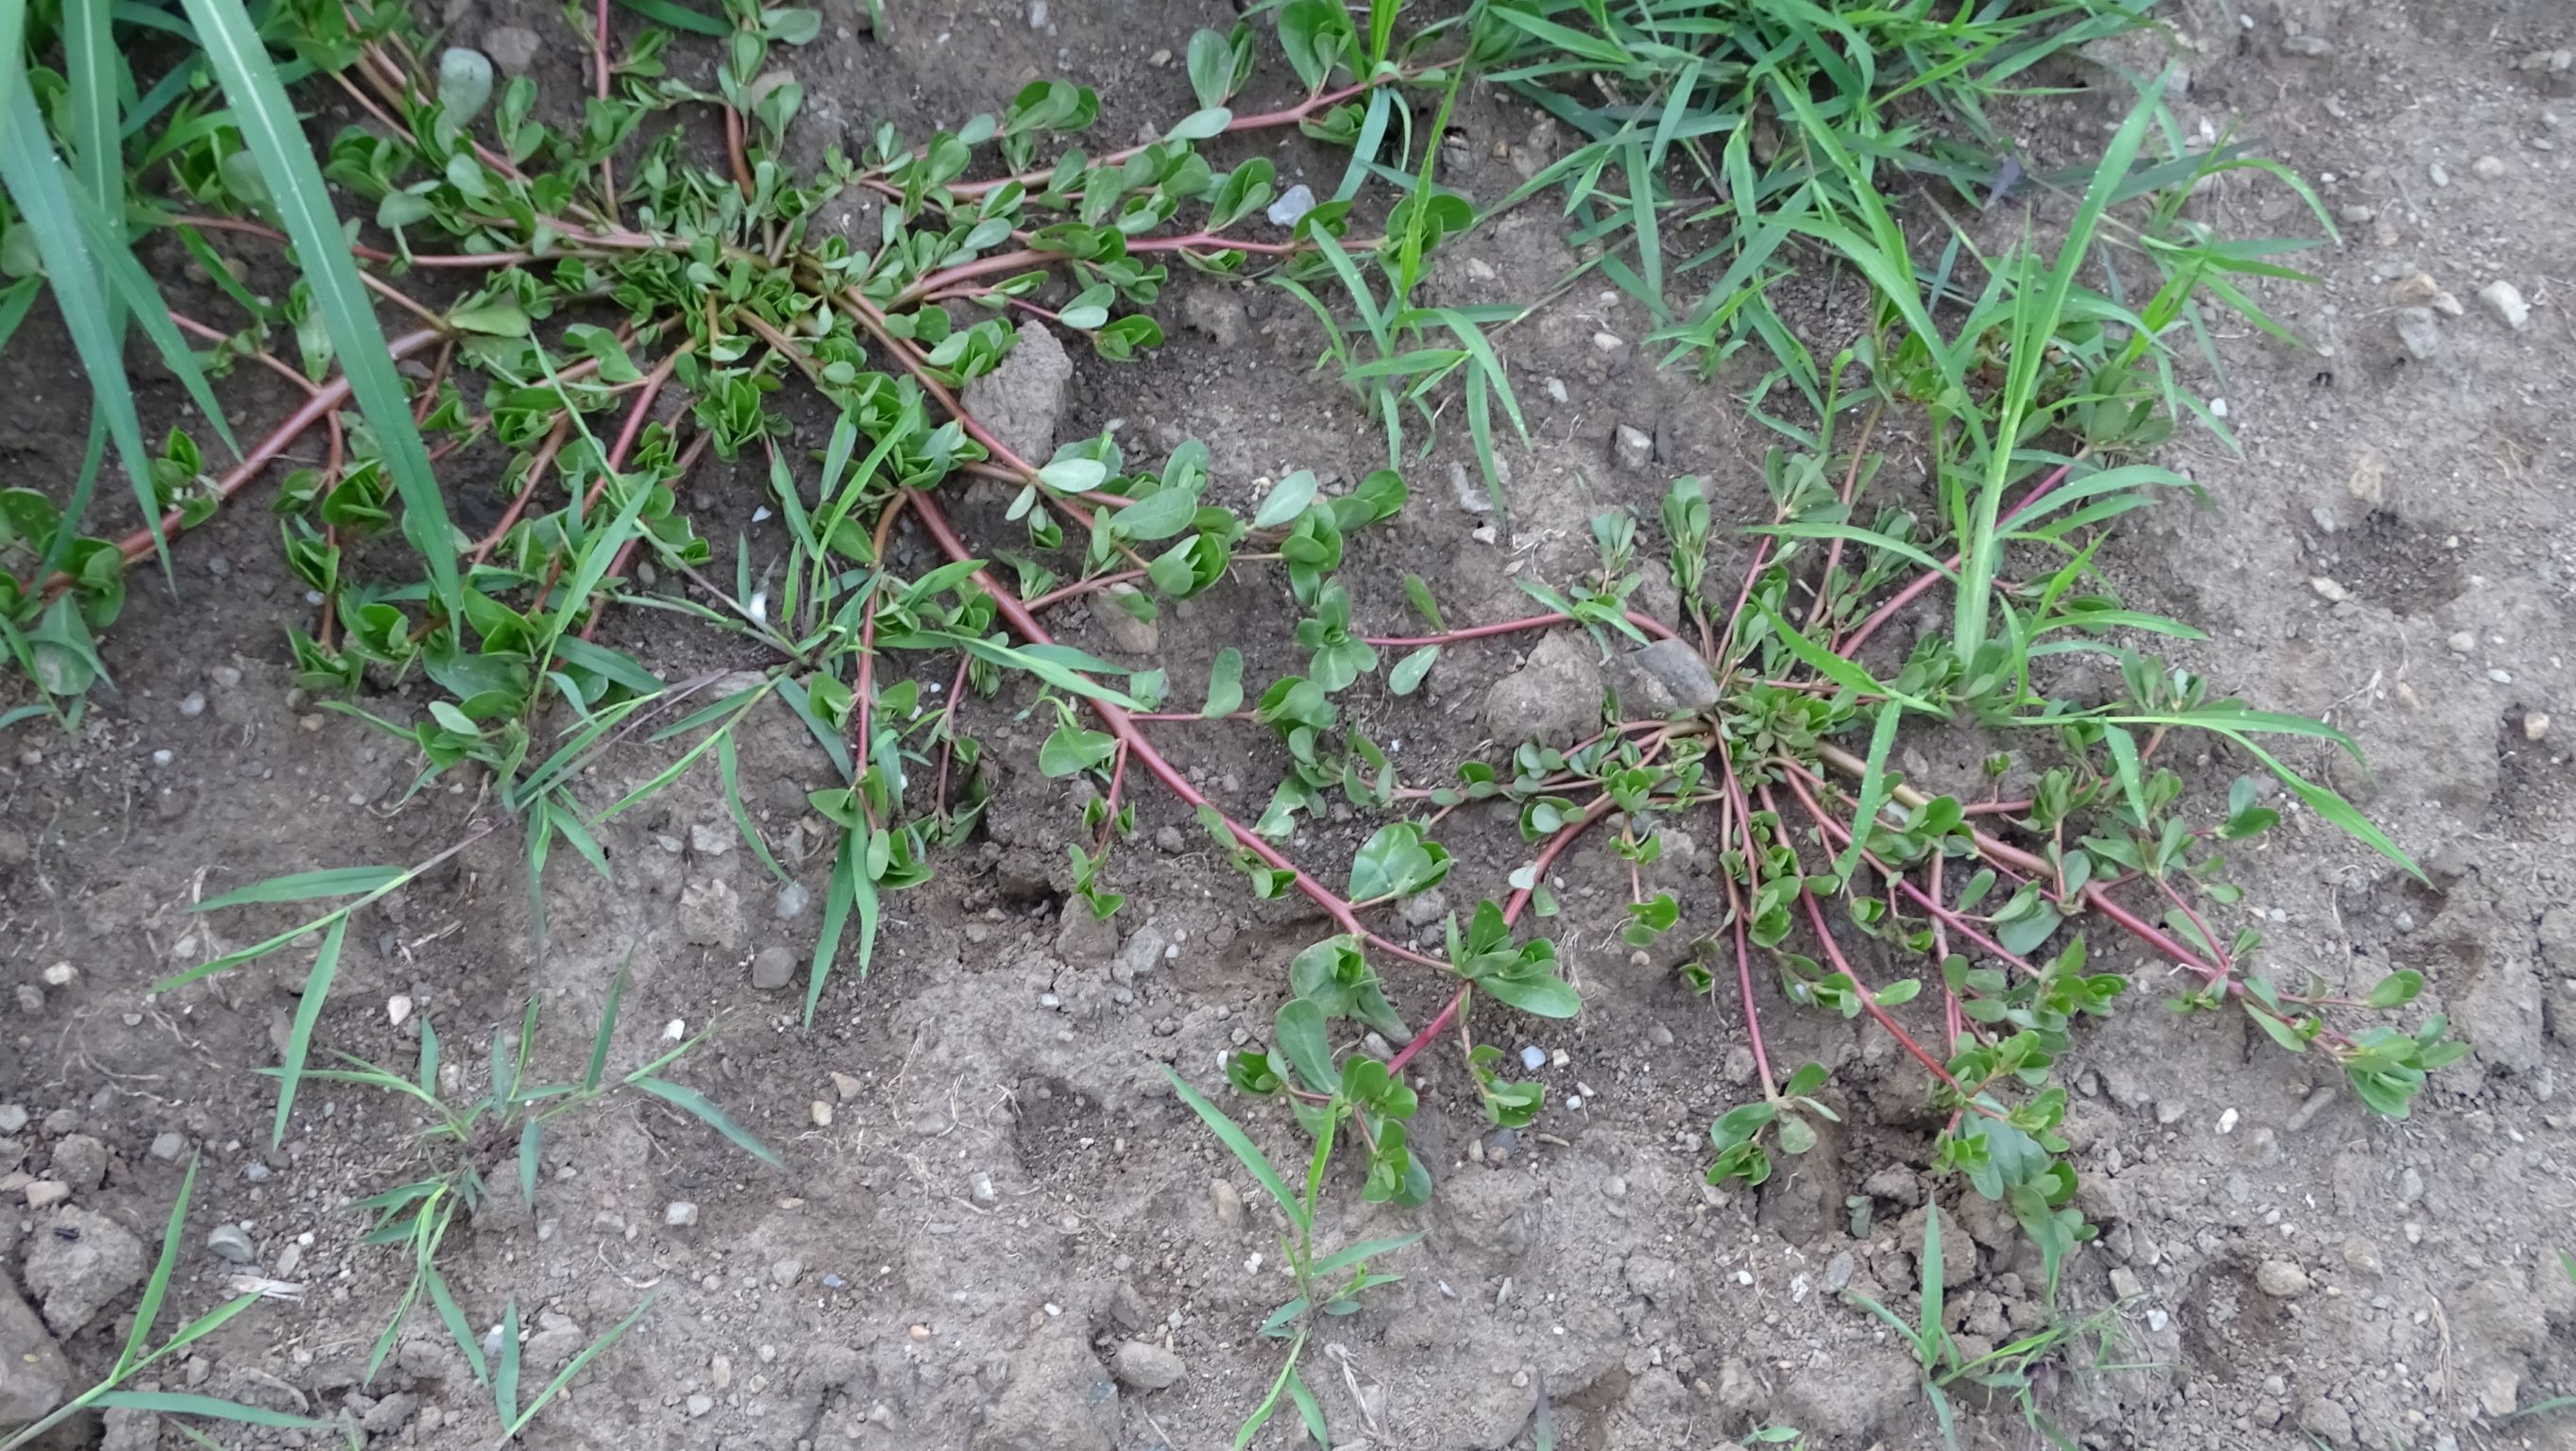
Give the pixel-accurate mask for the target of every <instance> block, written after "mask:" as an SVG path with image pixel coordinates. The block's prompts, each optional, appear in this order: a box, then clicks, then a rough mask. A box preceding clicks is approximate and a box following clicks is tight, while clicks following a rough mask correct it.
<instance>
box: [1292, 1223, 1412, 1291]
mask: <svg viewBox="0 0 2576 1451" xmlns="http://www.w3.org/2000/svg"><path fill="white" fill-rule="evenodd" d="M1424 1233H1425V1231H1423V1230H1415V1231H1414V1232H1413V1233H1411V1234H1391V1235H1388V1236H1386V1237H1385V1238H1383V1239H1369V1240H1362V1241H1360V1242H1359V1243H1358V1244H1355V1245H1352V1246H1350V1247H1348V1248H1347V1249H1341V1250H1336V1251H1334V1252H1333V1253H1331V1254H1329V1255H1326V1256H1325V1257H1324V1258H1322V1259H1320V1260H1317V1261H1315V1270H1314V1273H1315V1275H1316V1277H1317V1278H1319V1279H1320V1278H1322V1277H1323V1276H1325V1275H1337V1274H1340V1273H1341V1272H1342V1271H1344V1270H1346V1269H1349V1268H1350V1267H1351V1266H1353V1265H1355V1264H1358V1263H1359V1262H1360V1261H1362V1260H1373V1259H1376V1258H1377V1257H1378V1256H1379V1255H1387V1254H1393V1253H1395V1252H1396V1251H1397V1250H1400V1249H1404V1248H1406V1247H1407V1246H1410V1245H1415V1244H1419V1243H1421V1242H1422V1236H1423V1234H1424Z"/></svg>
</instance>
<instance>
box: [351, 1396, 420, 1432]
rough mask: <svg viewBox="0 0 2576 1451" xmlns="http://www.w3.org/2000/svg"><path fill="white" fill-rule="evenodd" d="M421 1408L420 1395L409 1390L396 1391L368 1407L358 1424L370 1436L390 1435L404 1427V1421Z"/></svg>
mask: <svg viewBox="0 0 2576 1451" xmlns="http://www.w3.org/2000/svg"><path fill="white" fill-rule="evenodd" d="M419 1409H420V1397H418V1396H416V1395H413V1394H412V1393H411V1392H409V1391H396V1392H394V1393H393V1394H392V1395H389V1396H387V1397H385V1398H384V1399H383V1400H381V1401H378V1402H376V1403H375V1404H374V1405H372V1406H370V1407H368V1408H367V1414H366V1415H365V1416H364V1417H362V1418H360V1420H359V1422H358V1425H359V1427H360V1428H361V1429H363V1430H364V1431H366V1433H367V1434H368V1435H370V1436H389V1435H391V1434H393V1433H394V1432H396V1431H399V1430H401V1429H402V1428H403V1422H405V1421H408V1420H410V1419H411V1418H412V1413H413V1412H415V1411H417V1410H419Z"/></svg>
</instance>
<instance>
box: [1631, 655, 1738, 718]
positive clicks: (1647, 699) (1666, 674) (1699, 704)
mask: <svg viewBox="0 0 2576 1451" xmlns="http://www.w3.org/2000/svg"><path fill="white" fill-rule="evenodd" d="M1610 684H1611V687H1612V688H1613V689H1615V690H1617V691H1618V692H1619V701H1620V703H1621V704H1622V705H1625V706H1626V707H1628V708H1629V709H1630V710H1632V711H1641V712H1644V713H1647V714H1650V715H1672V714H1674V713H1676V712H1681V711H1702V710H1706V709H1708V708H1709V707H1710V706H1712V705H1715V704H1717V679H1716V677H1714V676H1712V675H1710V674H1709V673H1708V666H1707V665H1706V664H1705V663H1704V662H1702V661H1701V659H1700V658H1699V652H1698V651H1697V650H1694V649H1692V648H1691V647H1690V646H1688V645H1686V644H1683V643H1682V642H1681V641H1679V640H1657V641H1656V642H1655V643H1653V644H1651V645H1648V646H1646V647H1645V648H1643V649H1640V650H1631V651H1629V652H1628V653H1627V654H1625V655H1622V656H1619V657H1618V658H1617V659H1616V660H1614V661H1613V662H1612V664H1611V671H1610Z"/></svg>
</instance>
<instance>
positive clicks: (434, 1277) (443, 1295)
mask: <svg viewBox="0 0 2576 1451" xmlns="http://www.w3.org/2000/svg"><path fill="white" fill-rule="evenodd" d="M421 1278H422V1279H423V1280H424V1281H426V1282H427V1283H428V1285H429V1303H430V1307H431V1308H432V1309H435V1310H436V1311H437V1312H438V1318H439V1321H440V1322H441V1323H442V1324H444V1325H446V1327H447V1335H448V1338H449V1339H451V1340H453V1341H455V1342H456V1348H457V1349H458V1350H459V1351H460V1352H462V1353H463V1354H464V1356H465V1366H466V1368H467V1369H468V1370H471V1371H472V1372H474V1383H475V1384H476V1385H482V1386H488V1385H490V1384H491V1383H492V1368H491V1366H490V1364H489V1363H488V1362H486V1361H485V1360H484V1359H483V1346H482V1343H481V1342H480V1341H478V1340H476V1339H475V1338H474V1329H473V1327H472V1326H470V1325H468V1324H466V1323H465V1312H464V1311H463V1310H462V1309H460V1308H458V1306H457V1304H456V1294H455V1292H454V1291H452V1290H450V1289H448V1288H447V1277H446V1276H445V1275H442V1274H440V1273H439V1272H438V1266H436V1265H434V1264H432V1265H426V1266H424V1267H423V1268H422V1270H421Z"/></svg>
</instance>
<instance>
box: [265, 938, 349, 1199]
mask: <svg viewBox="0 0 2576 1451" xmlns="http://www.w3.org/2000/svg"><path fill="white" fill-rule="evenodd" d="M348 935H349V919H348V916H347V915H346V914H342V915H341V916H339V917H335V918H333V919H332V921H331V927H330V930H329V931H327V932H325V933H323V934H322V950H321V951H319V952H317V953H315V954H313V971H312V972H311V973H309V974H308V975H306V977H305V979H304V996H303V997H302V998H301V999H300V1000H298V1001H297V1003H296V1005H295V1026H294V1027H293V1028H292V1029H291V1030H289V1031H288V1033H287V1035H286V1053H285V1056H284V1057H283V1058H282V1059H281V1060H280V1062H279V1066H278V1075H277V1122H276V1124H275V1126H274V1127H272V1128H271V1129H270V1130H269V1134H268V1146H269V1147H270V1148H272V1149H273V1148H276V1147H277V1146H278V1145H280V1144H282V1143H285V1142H286V1120H287V1116H288V1115H289V1114H291V1113H293V1112H294V1111H295V1088H296V1085H297V1084H298V1083H299V1082H300V1081H301V1080H302V1079H303V1077H304V1055H305V1054H306V1053H307V1052H309V1051H311V1049H312V1047H313V1024H314V1023H315V1022H316V1021H317V1020H318V1019H320V1018H321V1016H322V1004H323V1002H324V1001H325V1000H327V999H328V998H329V997H330V995H331V980H332V979H333V978H334V977H337V976H338V975H339V972H340V945H341V943H342V942H344V941H346V940H347V938H348Z"/></svg>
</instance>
